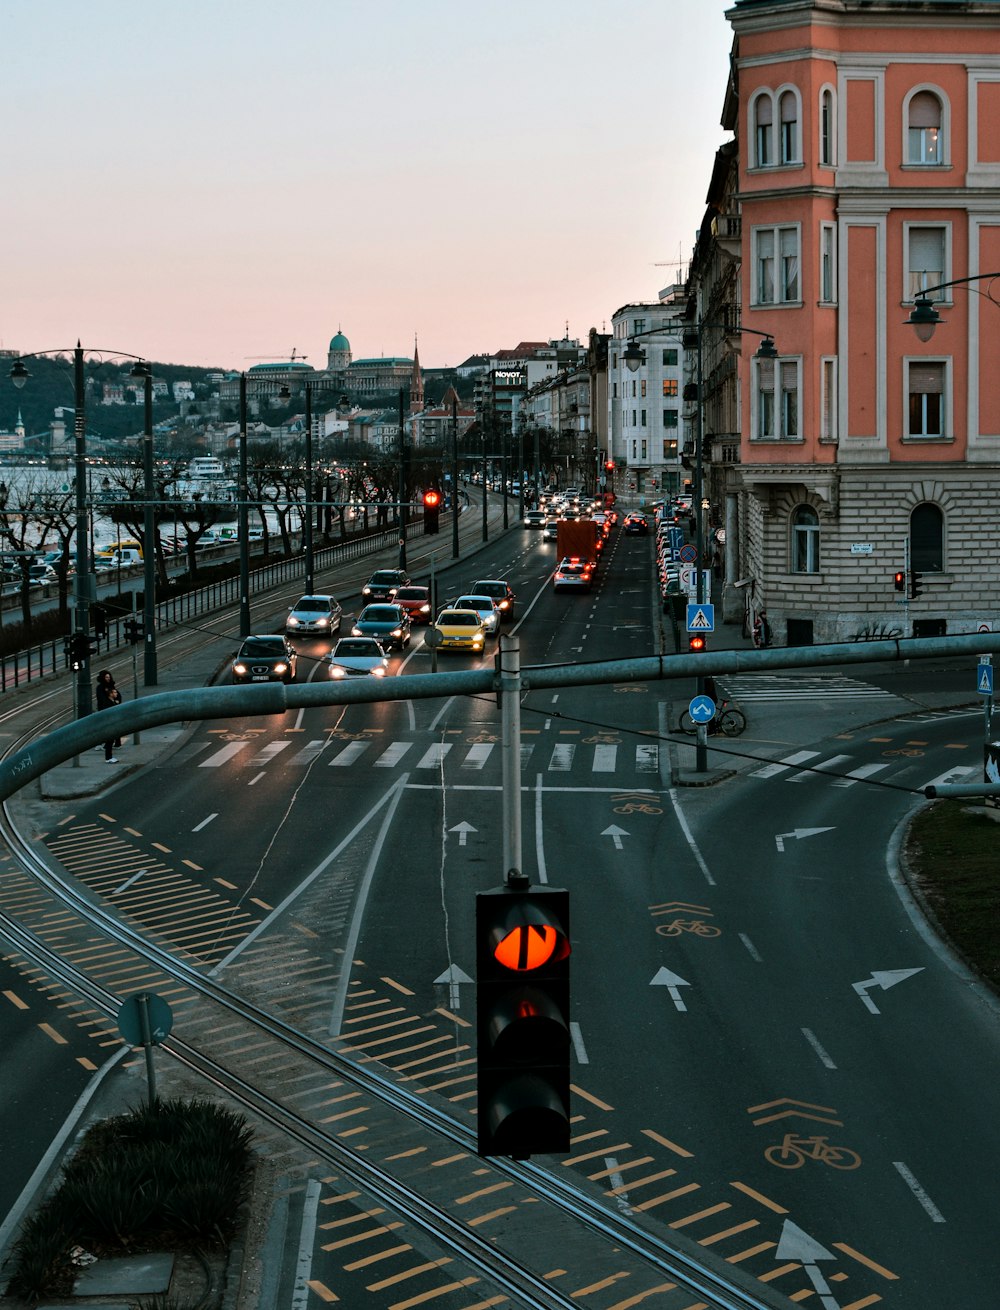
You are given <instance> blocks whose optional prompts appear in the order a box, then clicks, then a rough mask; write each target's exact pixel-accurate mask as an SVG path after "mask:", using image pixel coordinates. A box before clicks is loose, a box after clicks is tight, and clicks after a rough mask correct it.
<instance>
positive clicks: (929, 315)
mask: <svg viewBox="0 0 1000 1310" xmlns="http://www.w3.org/2000/svg"><path fill="white" fill-rule="evenodd" d="M993 278H1000V273H975V274H973V275H972V276H971V277H956V278H953V279H952V280H951V281H950V282H939V283H938V285H937V286H936V287H924V288H923V290H922V291H919V292H918V293H917V295H915V296H914V297H913V309H912V310H911V311H910V317H909V318H908V319H907V320H906V322H907V323H909V324H911V326H912V327H913V329H914V331H915V332H916V334H917V336H918V338H919V339H920V340H921V341H924V342H927V341H930V339H931V337H932V336H933V335H934V329H935V328H936V327H937V325H938V324H939V323H943V322H944V319H942V317H941V315H940V314H939V313H938V312H937V310H936V309H935V308H934V302H933V301H932V300H931V296H932V295H933V294H934V292H935V291H946V290H947V289H948V287H962V286H968V285H969V283H970V282H986V281H989V280H991V279H993ZM973 289H975V288H973Z"/></svg>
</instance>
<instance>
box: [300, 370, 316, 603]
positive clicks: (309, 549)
mask: <svg viewBox="0 0 1000 1310" xmlns="http://www.w3.org/2000/svg"><path fill="white" fill-rule="evenodd" d="M305 387H306V506H305V509H306V514H305V518H304V519H303V521H302V544H303V546H304V547H305V552H306V594H307V595H312V592H313V587H314V577H315V568H314V560H313V507H312V498H313V414H312V387H311V385H310V384H309V383H308V382H307V383H306V384H305Z"/></svg>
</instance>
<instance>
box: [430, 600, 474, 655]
mask: <svg viewBox="0 0 1000 1310" xmlns="http://www.w3.org/2000/svg"><path fill="white" fill-rule="evenodd" d="M434 627H435V629H436V630H437V632H438V633H439V634H440V641H439V642H438V647H437V648H438V650H468V651H472V652H473V654H482V651H483V649H484V648H485V646H486V629H485V628H484V626H483V620H482V616H481V615H479V614H477V613H476V611H475V610H461V609H446V610H442V611H441V613H440V614H439V615H438V616H437V619H436V620H435V622H434Z"/></svg>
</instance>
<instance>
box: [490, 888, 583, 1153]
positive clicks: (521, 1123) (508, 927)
mask: <svg viewBox="0 0 1000 1310" xmlns="http://www.w3.org/2000/svg"><path fill="white" fill-rule="evenodd" d="M569 955H570V944H569V893H568V892H567V891H563V890H561V889H560V888H555V887H532V886H530V884H528V881H527V879H526V878H525V879H520V878H516V879H514V880H512V885H508V886H505V887H496V888H494V889H493V890H492V891H488V892H480V893H479V894H478V895H477V897H476V1032H477V1083H476V1085H477V1090H478V1098H479V1099H478V1115H477V1123H478V1132H479V1144H478V1151H479V1154H480V1155H505V1156H510V1157H511V1158H512V1159H514V1160H526V1159H527V1158H528V1157H529V1156H531V1155H538V1154H547V1153H550V1152H557V1153H565V1152H567V1151H568V1150H569V1142H570V1108H569V1079H570V1065H569V1061H570V1032H569Z"/></svg>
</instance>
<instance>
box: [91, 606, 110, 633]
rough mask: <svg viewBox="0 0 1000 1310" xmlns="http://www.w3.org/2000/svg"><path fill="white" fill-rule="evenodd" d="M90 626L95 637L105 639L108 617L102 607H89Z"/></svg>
mask: <svg viewBox="0 0 1000 1310" xmlns="http://www.w3.org/2000/svg"><path fill="white" fill-rule="evenodd" d="M90 626H91V627H92V628H93V629H94V636H95V637H106V636H107V635H108V616H107V612H106V611H105V608H104V606H103V605H94V606H92V607H91V611H90Z"/></svg>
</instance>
